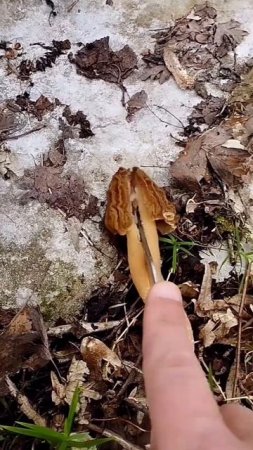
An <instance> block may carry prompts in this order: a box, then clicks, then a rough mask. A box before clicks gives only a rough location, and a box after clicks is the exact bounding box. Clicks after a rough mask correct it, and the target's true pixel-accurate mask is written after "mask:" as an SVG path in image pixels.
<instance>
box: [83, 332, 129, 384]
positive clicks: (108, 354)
mask: <svg viewBox="0 0 253 450" xmlns="http://www.w3.org/2000/svg"><path fill="white" fill-rule="evenodd" d="M80 351H81V353H82V356H83V359H84V361H86V362H87V365H88V367H89V369H90V371H91V372H92V373H93V375H94V374H96V375H97V376H100V377H101V376H102V378H104V379H106V380H107V379H108V377H107V373H105V372H104V371H103V367H102V365H103V362H107V363H109V364H111V366H112V367H113V368H114V369H118V368H120V367H121V366H122V363H121V361H120V359H119V357H118V356H117V355H116V353H115V352H114V351H112V350H111V349H110V348H109V347H107V345H105V344H104V343H103V342H102V341H100V340H99V339H96V338H94V337H85V338H84V339H83V340H82V342H81V348H80Z"/></svg>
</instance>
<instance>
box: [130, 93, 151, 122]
mask: <svg viewBox="0 0 253 450" xmlns="http://www.w3.org/2000/svg"><path fill="white" fill-rule="evenodd" d="M147 100H148V96H147V93H146V92H145V91H144V90H142V91H139V92H136V93H135V94H134V95H132V97H131V98H130V99H129V100H128V102H127V117H126V119H127V121H128V122H131V121H132V119H133V116H134V115H135V114H136V113H137V112H138V111H140V109H142V108H145V107H146V106H147Z"/></svg>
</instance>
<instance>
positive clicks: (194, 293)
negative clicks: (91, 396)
mask: <svg viewBox="0 0 253 450" xmlns="http://www.w3.org/2000/svg"><path fill="white" fill-rule="evenodd" d="M178 287H179V289H180V291H181V294H182V297H183V298H187V299H195V298H197V297H198V296H199V287H198V286H197V285H196V284H194V283H192V282H191V281H187V282H185V283H182V284H179V285H178Z"/></svg>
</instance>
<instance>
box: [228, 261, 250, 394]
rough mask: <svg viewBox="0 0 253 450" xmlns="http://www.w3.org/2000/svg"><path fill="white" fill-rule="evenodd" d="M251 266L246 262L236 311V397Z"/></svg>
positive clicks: (234, 387)
mask: <svg viewBox="0 0 253 450" xmlns="http://www.w3.org/2000/svg"><path fill="white" fill-rule="evenodd" d="M251 266H252V263H251V262H250V263H248V267H247V271H246V274H245V279H244V285H243V291H242V298H241V303H240V309H239V313H238V336H237V347H236V355H235V360H236V366H235V378H234V384H233V391H232V397H236V388H237V382H238V377H239V370H240V362H241V339H242V312H243V308H244V303H245V298H246V293H247V288H248V283H249V276H250V273H251Z"/></svg>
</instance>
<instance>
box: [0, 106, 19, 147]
mask: <svg viewBox="0 0 253 450" xmlns="http://www.w3.org/2000/svg"><path fill="white" fill-rule="evenodd" d="M24 122H25V118H24V115H23V114H22V113H20V109H19V107H18V106H17V105H15V103H14V102H12V101H4V102H0V142H1V141H4V140H5V139H7V138H9V137H10V136H13V134H14V133H15V132H16V131H18V130H20V129H21V128H23V127H24V125H25V123H24Z"/></svg>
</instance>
